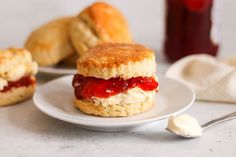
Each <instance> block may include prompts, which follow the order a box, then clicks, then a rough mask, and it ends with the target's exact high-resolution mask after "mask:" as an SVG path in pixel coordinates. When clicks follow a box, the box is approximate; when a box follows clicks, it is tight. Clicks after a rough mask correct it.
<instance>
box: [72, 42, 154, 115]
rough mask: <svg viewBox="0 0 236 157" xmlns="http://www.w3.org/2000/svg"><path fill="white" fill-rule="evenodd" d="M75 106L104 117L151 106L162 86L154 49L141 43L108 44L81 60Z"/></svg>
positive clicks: (79, 62) (130, 112)
mask: <svg viewBox="0 0 236 157" xmlns="http://www.w3.org/2000/svg"><path fill="white" fill-rule="evenodd" d="M77 71H78V73H77V74H76V75H75V76H74V78H73V81H72V85H73V87H74V93H75V98H76V99H75V106H76V107H77V108H79V109H80V110H81V111H83V112H85V113H87V114H92V115H98V116H103V117H120V116H130V115H134V114H138V113H141V112H144V111H147V110H148V109H150V108H151V107H152V106H153V104H154V95H155V94H156V92H157V89H158V81H157V77H156V75H155V71H156V62H155V55H154V52H153V51H152V50H150V49H148V48H146V47H144V46H141V45H138V44H122V43H104V44H100V45H98V46H95V47H93V48H91V49H90V50H89V51H88V52H87V53H86V54H85V55H83V56H82V57H81V58H79V59H78V61H77Z"/></svg>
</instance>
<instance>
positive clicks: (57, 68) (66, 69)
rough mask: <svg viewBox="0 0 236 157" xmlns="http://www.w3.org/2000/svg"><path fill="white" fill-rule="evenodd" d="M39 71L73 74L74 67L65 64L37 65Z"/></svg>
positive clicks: (74, 71)
mask: <svg viewBox="0 0 236 157" xmlns="http://www.w3.org/2000/svg"><path fill="white" fill-rule="evenodd" d="M39 72H41V73H45V74H53V75H70V74H75V73H76V69H73V68H69V67H65V66H48V67H39Z"/></svg>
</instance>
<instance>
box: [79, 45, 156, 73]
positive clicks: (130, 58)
mask: <svg viewBox="0 0 236 157" xmlns="http://www.w3.org/2000/svg"><path fill="white" fill-rule="evenodd" d="M145 59H154V52H153V51H152V50H150V49H148V48H146V47H144V46H142V45H138V44H124V43H105V44H101V45H98V46H95V47H93V48H91V49H90V50H89V51H88V53H86V54H85V55H84V56H82V57H81V58H80V59H79V60H78V61H77V66H83V67H99V68H111V67H117V66H120V65H122V64H128V63H134V62H139V61H143V60H145Z"/></svg>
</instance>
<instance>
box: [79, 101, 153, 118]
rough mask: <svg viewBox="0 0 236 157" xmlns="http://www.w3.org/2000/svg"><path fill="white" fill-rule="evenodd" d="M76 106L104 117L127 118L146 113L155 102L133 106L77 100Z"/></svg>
mask: <svg viewBox="0 0 236 157" xmlns="http://www.w3.org/2000/svg"><path fill="white" fill-rule="evenodd" d="M75 106H76V107H77V108H79V109H80V110H81V111H82V112H85V113H87V114H92V115H96V116H102V117H125V116H131V115H135V114H138V113H142V112H145V111H147V110H149V109H150V108H151V107H152V106H153V101H151V100H150V101H143V102H139V103H132V104H122V105H120V104H112V105H107V106H102V105H95V104H94V103H93V102H91V101H84V100H75Z"/></svg>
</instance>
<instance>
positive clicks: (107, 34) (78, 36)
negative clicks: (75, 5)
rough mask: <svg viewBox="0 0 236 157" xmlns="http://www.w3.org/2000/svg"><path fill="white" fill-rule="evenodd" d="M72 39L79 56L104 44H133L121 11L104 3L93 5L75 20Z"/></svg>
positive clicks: (71, 29) (71, 31)
mask: <svg viewBox="0 0 236 157" xmlns="http://www.w3.org/2000/svg"><path fill="white" fill-rule="evenodd" d="M70 37H71V41H72V43H73V45H74V47H75V49H76V52H77V53H78V55H79V56H82V55H83V54H85V53H86V51H87V50H88V49H90V48H92V47H93V46H96V45H98V44H101V43H104V42H114V43H130V42H132V38H131V33H130V31H129V28H128V24H127V21H126V19H125V18H124V16H123V15H122V14H121V12H120V11H119V10H117V9H116V8H114V7H113V6H111V5H109V4H107V3H104V2H96V3H94V4H92V5H91V6H89V7H87V8H86V9H84V10H83V11H82V12H81V13H80V14H79V15H78V16H77V17H76V18H75V19H74V20H73V22H72V23H71V26H70Z"/></svg>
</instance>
